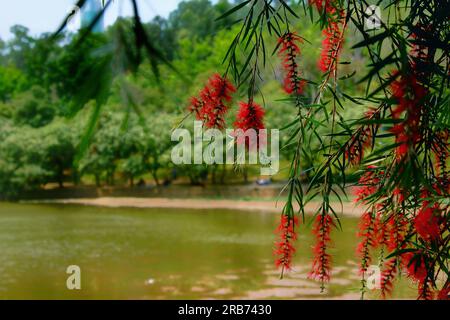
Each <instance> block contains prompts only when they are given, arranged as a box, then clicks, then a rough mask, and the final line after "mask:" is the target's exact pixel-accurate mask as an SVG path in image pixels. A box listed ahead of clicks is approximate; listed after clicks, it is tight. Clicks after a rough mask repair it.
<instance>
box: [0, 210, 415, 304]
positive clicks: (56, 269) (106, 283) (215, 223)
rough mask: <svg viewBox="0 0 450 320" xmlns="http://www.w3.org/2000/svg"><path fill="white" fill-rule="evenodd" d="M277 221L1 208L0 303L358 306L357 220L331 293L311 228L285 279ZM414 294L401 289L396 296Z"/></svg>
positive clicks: (338, 244) (349, 224) (342, 237)
mask: <svg viewBox="0 0 450 320" xmlns="http://www.w3.org/2000/svg"><path fill="white" fill-rule="evenodd" d="M277 220H278V215H276V214H271V213H258V212H236V211H221V210H210V211H209V210H170V209H128V208H126V209H125V208H120V209H110V208H97V207H87V206H72V205H70V206H69V205H31V204H9V203H0V298H2V299H229V298H249V299H271V298H276V299H283V298H286V299H295V298H296V299H305V298H358V297H359V295H358V285H359V281H358V278H359V277H358V275H357V272H356V270H355V268H356V265H355V263H356V261H357V260H356V259H355V257H354V252H355V249H354V248H355V244H356V237H355V230H356V229H355V228H356V224H357V221H356V220H355V219H350V218H346V219H344V220H343V228H344V231H343V232H338V231H335V232H334V239H335V243H334V248H333V249H332V253H333V255H334V266H335V268H334V270H335V272H334V276H333V280H332V282H331V284H330V285H328V287H327V290H326V292H325V293H320V288H319V285H318V284H317V283H315V282H314V281H310V280H308V279H307V273H308V271H309V261H310V256H311V254H310V252H311V245H312V237H311V235H310V234H309V232H308V231H307V230H308V229H307V228H305V227H303V228H301V230H300V235H299V239H298V241H297V247H298V248H299V249H298V251H297V254H296V257H295V265H294V270H293V271H292V272H291V273H290V274H288V275H287V276H286V277H285V278H284V279H283V280H279V276H278V275H279V273H278V271H277V270H275V268H274V265H273V256H272V247H273V242H274V239H275V235H274V232H273V230H274V229H275V227H276V225H277ZM69 265H78V266H79V267H80V268H81V290H68V289H67V287H66V279H67V277H68V276H69V275H68V274H66V268H67V267H68V266H69ZM414 295H415V291H414V290H413V289H412V285H411V284H409V283H408V282H407V281H405V280H403V283H402V284H401V285H400V287H399V290H397V292H395V294H394V297H395V298H412V297H414ZM371 297H375V298H376V297H377V292H374V293H372V294H371Z"/></svg>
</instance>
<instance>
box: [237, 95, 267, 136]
mask: <svg viewBox="0 0 450 320" xmlns="http://www.w3.org/2000/svg"><path fill="white" fill-rule="evenodd" d="M264 113H265V112H264V109H263V108H262V107H261V106H260V105H259V104H256V103H254V102H249V103H245V102H240V103H239V111H238V113H237V116H236V122H235V123H234V126H235V128H237V129H242V130H244V131H245V130H248V129H255V130H259V129H264V122H263V118H264Z"/></svg>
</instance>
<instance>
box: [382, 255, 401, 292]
mask: <svg viewBox="0 0 450 320" xmlns="http://www.w3.org/2000/svg"><path fill="white" fill-rule="evenodd" d="M396 275H397V259H396V258H391V259H389V260H387V261H386V262H385V263H384V268H383V271H382V272H381V288H380V289H381V297H382V298H383V299H386V297H387V296H388V295H389V294H390V293H391V292H392V288H393V282H394V280H395V276H396Z"/></svg>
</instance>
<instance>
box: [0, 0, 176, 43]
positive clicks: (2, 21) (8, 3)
mask: <svg viewBox="0 0 450 320" xmlns="http://www.w3.org/2000/svg"><path fill="white" fill-rule="evenodd" d="M180 2H181V0H138V5H139V11H140V13H141V16H142V20H143V21H149V20H151V19H152V18H153V17H155V16H157V15H160V16H163V17H167V16H168V15H169V13H170V12H171V11H173V10H174V9H176V8H177V6H178V4H179V3H180ZM0 3H1V10H0V38H1V39H3V40H8V39H10V38H11V33H10V32H9V29H10V27H11V26H13V25H16V24H20V25H23V26H25V27H27V28H29V29H30V34H31V35H32V36H37V35H39V34H41V33H43V32H52V31H55V30H56V29H57V28H58V26H59V25H60V24H61V22H62V20H63V18H64V17H65V16H66V15H67V13H68V12H70V11H71V9H72V8H73V6H74V4H75V3H76V0H0ZM129 3H130V1H129V0H114V1H113V4H111V5H110V7H109V8H108V11H107V13H106V16H105V24H106V25H110V24H112V23H113V22H114V21H115V20H116V19H117V17H118V16H119V15H120V16H130V15H132V10H131V7H130V5H129ZM78 20H79V19H77V18H74V19H73V21H72V23H71V25H70V26H69V28H70V29H72V31H74V30H73V29H76V28H77V25H78V23H79V22H78Z"/></svg>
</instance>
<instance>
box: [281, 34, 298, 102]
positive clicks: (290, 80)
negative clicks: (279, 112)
mask: <svg viewBox="0 0 450 320" xmlns="http://www.w3.org/2000/svg"><path fill="white" fill-rule="evenodd" d="M278 43H279V44H280V50H279V51H278V55H279V56H280V57H282V58H283V69H284V72H285V76H284V80H283V88H284V91H285V92H286V93H287V94H302V93H303V88H304V86H305V81H304V80H300V79H299V76H300V71H299V70H298V64H297V58H298V57H299V56H300V47H299V44H300V43H303V40H302V38H300V37H299V36H298V35H297V34H295V33H292V32H288V33H286V34H284V35H283V36H282V37H280V39H279V40H278Z"/></svg>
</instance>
